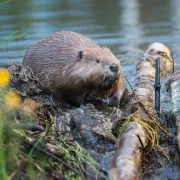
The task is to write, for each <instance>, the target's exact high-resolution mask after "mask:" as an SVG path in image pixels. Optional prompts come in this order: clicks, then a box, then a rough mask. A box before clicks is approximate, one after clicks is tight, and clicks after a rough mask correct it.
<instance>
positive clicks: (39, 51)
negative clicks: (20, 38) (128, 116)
mask: <svg viewBox="0 0 180 180" xmlns="http://www.w3.org/2000/svg"><path fill="white" fill-rule="evenodd" d="M23 66H25V67H30V68H31V69H32V71H33V73H34V74H35V76H36V77H38V78H39V80H40V84H41V89H42V90H44V91H47V92H50V93H51V94H52V96H53V97H54V98H55V99H57V100H64V101H66V102H68V103H71V104H73V105H80V104H82V103H83V102H84V99H86V98H87V97H88V95H89V94H91V93H92V92H93V93H92V94H95V95H96V97H100V98H102V100H103V101H105V102H107V103H108V104H109V105H112V106H113V105H118V104H119V102H120V101H121V99H122V96H123V92H124V90H125V84H124V78H123V75H122V69H121V65H120V62H119V60H118V59H117V58H116V57H115V55H114V54H113V53H112V52H111V51H110V49H108V48H107V47H100V46H99V45H97V44H96V43H95V42H94V41H93V40H91V39H90V38H88V37H86V36H83V35H81V34H79V33H76V32H72V31H58V32H55V33H53V34H51V35H50V36H48V37H46V38H44V39H42V40H40V41H38V42H36V43H35V44H33V45H32V46H31V47H30V48H29V49H28V50H27V52H26V54H25V56H24V59H23Z"/></svg>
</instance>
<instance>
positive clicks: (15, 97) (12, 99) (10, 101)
mask: <svg viewBox="0 0 180 180" xmlns="http://www.w3.org/2000/svg"><path fill="white" fill-rule="evenodd" d="M20 102H21V98H20V95H19V94H18V93H16V92H13V91H10V92H8V93H7V94H6V96H5V104H6V105H7V106H8V107H9V108H11V109H16V108H18V107H19V104H20Z"/></svg>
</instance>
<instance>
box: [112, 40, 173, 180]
mask: <svg viewBox="0 0 180 180" xmlns="http://www.w3.org/2000/svg"><path fill="white" fill-rule="evenodd" d="M158 57H159V58H160V76H161V78H163V77H165V76H166V75H167V74H168V72H169V71H170V70H171V69H172V67H173V61H172V58H171V55H170V50H169V49H168V48H167V47H166V46H165V45H163V44H161V43H153V44H152V45H150V47H149V48H148V50H147V52H146V54H145V55H144V57H143V58H142V59H141V60H140V61H139V63H138V64H137V72H138V77H137V79H136V87H137V88H136V91H135V92H134V94H135V98H136V101H137V102H138V110H137V111H136V112H135V113H134V114H133V116H132V115H130V116H129V118H130V119H131V121H130V122H129V123H128V124H127V125H126V127H125V130H124V133H123V134H122V135H121V136H120V138H119V140H118V142H117V146H116V152H115V155H114V158H113V160H112V166H111V169H110V170H109V179H111V180H117V179H121V180H138V179H141V166H142V157H143V147H146V146H147V144H148V142H149V138H151V136H153V129H154V128H155V127H156V122H155V121H154V118H153V117H152V114H154V104H153V102H154V80H155V60H156V59H157V58H158ZM133 118H134V119H139V120H140V121H139V122H136V121H132V120H133ZM144 121H146V122H147V124H148V126H149V128H150V129H151V130H152V132H150V133H148V132H147V131H146V130H145V128H144V127H143V126H142V123H143V122H144ZM153 143H155V142H153ZM142 146H143V147H142Z"/></svg>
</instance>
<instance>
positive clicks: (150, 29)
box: [0, 0, 180, 81]
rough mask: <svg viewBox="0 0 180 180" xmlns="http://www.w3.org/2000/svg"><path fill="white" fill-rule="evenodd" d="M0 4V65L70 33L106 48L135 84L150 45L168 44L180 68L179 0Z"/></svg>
mask: <svg viewBox="0 0 180 180" xmlns="http://www.w3.org/2000/svg"><path fill="white" fill-rule="evenodd" d="M9 1H10V2H8V1H6V3H5V2H4V0H0V63H9V62H18V63H21V62H22V59H23V56H24V54H25V52H26V50H27V49H28V47H29V46H30V45H32V44H33V43H34V42H36V41H37V40H39V39H41V38H43V37H45V36H47V35H49V34H51V33H52V32H55V31H59V30H71V31H76V32H79V33H81V34H84V35H86V36H88V37H90V38H92V39H93V40H94V41H95V42H96V43H98V44H99V45H102V46H107V47H109V48H110V49H111V50H112V51H113V52H114V54H115V55H116V56H117V58H118V59H119V60H120V61H121V64H122V66H123V71H124V73H125V74H126V75H127V76H128V77H129V78H130V79H131V81H133V79H134V75H135V73H136V70H135V65H136V63H137V61H138V59H139V58H140V57H141V56H142V55H143V53H144V50H145V49H146V48H147V46H148V44H150V43H152V42H155V41H160V42H163V43H165V44H166V45H168V46H169V47H170V48H171V49H172V51H173V53H174V57H175V61H176V68H180V67H179V65H178V64H180V10H179V9H180V1H179V0H173V1H170V0H14V1H13V0H12V1H11V0H9Z"/></svg>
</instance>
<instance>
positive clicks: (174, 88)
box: [170, 71, 180, 150]
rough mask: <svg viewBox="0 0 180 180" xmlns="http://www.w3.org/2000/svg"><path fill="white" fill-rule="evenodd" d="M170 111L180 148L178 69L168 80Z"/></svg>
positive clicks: (179, 79) (179, 77) (179, 80)
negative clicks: (174, 122)
mask: <svg viewBox="0 0 180 180" xmlns="http://www.w3.org/2000/svg"><path fill="white" fill-rule="evenodd" d="M170 85H171V101H172V107H173V109H172V111H173V115H174V117H175V121H176V126H177V138H178V146H179V150H180V71H177V72H176V73H174V74H173V77H172V78H171V80H170Z"/></svg>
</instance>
